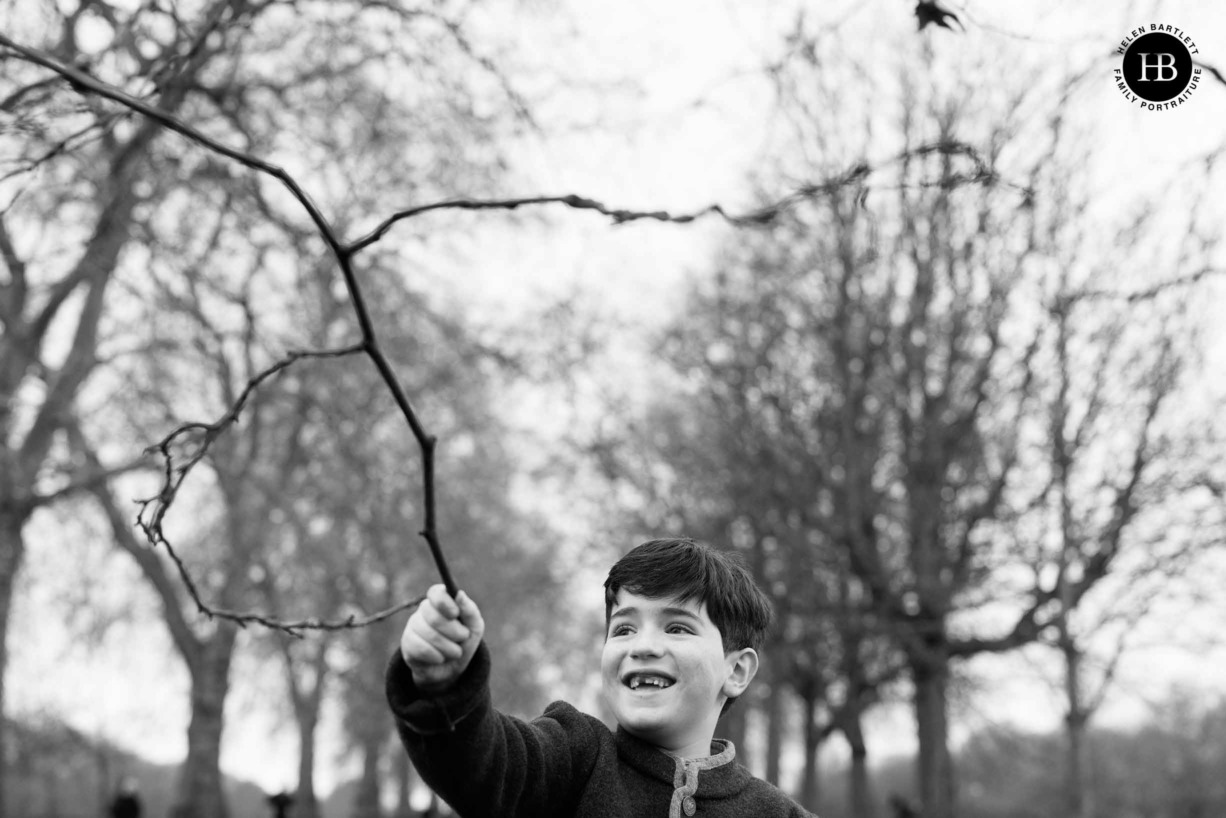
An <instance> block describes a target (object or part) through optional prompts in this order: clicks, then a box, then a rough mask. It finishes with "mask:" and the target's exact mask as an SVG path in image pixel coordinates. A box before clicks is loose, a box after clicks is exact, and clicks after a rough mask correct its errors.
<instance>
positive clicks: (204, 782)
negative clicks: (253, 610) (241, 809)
mask: <svg viewBox="0 0 1226 818" xmlns="http://www.w3.org/2000/svg"><path fill="white" fill-rule="evenodd" d="M235 636H236V634H235V627H234V626H233V625H231V624H229V623H221V624H219V625H218V626H217V631H216V632H215V633H214V634H213V635H212V636H211V637H210V638H209V639H207V640H201V641H200V642H199V643H198V644H199V649H198V650H197V651H195V652H194V654H193V655H192V656H186V657H185V658H186V659H187V666H188V669H189V671H190V672H191V680H192V693H191V703H192V716H191V723H190V724H189V725H188V728H187V760H186V761H184V762H183V767H182V769H181V771H180V774H179V785H178V792H177V794H176V798H175V807H174V810H173V815H174V816H175V818H229V814H230V812H229V808H228V806H227V804H226V796H225V790H224V788H223V782H222V775H221V735H222V728H223V727H224V724H225V723H224V714H225V704H226V694H227V693H228V692H229V688H230V661H231V659H232V658H233V656H234V640H235Z"/></svg>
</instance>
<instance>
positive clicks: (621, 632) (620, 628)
mask: <svg viewBox="0 0 1226 818" xmlns="http://www.w3.org/2000/svg"><path fill="white" fill-rule="evenodd" d="M629 632H630V626H629V625H614V626H613V630H611V631H609V635H610V636H625V635H626V634H627V633H629Z"/></svg>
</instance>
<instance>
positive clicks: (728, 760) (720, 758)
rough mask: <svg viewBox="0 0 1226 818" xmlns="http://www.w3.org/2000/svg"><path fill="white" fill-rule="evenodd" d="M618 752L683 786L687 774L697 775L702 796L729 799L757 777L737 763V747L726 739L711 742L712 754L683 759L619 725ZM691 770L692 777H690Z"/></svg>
mask: <svg viewBox="0 0 1226 818" xmlns="http://www.w3.org/2000/svg"><path fill="white" fill-rule="evenodd" d="M617 755H618V756H619V757H620V758H621V759H622V761H624V762H625V763H626V764H629V765H630V766H631V767H633V768H634V769H636V770H638V771H639V772H641V773H643V774H644V775H646V776H648V777H650V778H653V779H655V780H657V781H660V782H661V783H664V784H667V785H668V786H670V787H673V788H674V789H675V788H679V787H681V786H683V785H684V782H685V781H686V779H687V777H690V778H691V779H692V777H693V776H695V775H696V776H697V784H698V790H697V792H696V793H694V794H695V795H696V796H697V797H699V798H727V797H729V796H732V795H736V794H737V793H738V792H740V791H741V790H743V789H744V788H745V786H746V785H747V784H749V782H750V781H751V780H752V779H753V776H752V775H750V773H749V770H747V769H745V767H743V766H742V765H740V764H737V763H735V759H736V747H734V746H733V745H732V742H731V741H727V740H726V739H715V740H714V741H712V742H711V755H709V756H706V757H705V758H681V757H679V756H674V755H672V754H670V753H666V752H664V751H663V750H661V749H659V748H658V747H656V746H655V745H653V744H648V743H647V742H645V741H643V740H642V739H638V738H635V737H634V736H632V735H630V734H629V733H627V732H626V731H625V729H623V728H621V727H618V728H617ZM687 772H688V773H689V776H687Z"/></svg>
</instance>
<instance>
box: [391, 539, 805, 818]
mask: <svg viewBox="0 0 1226 818" xmlns="http://www.w3.org/2000/svg"><path fill="white" fill-rule="evenodd" d="M770 621H771V609H770V603H769V602H768V601H767V599H766V597H765V596H764V595H763V594H762V592H761V591H760V590H759V589H758V588H757V586H756V585H754V582H753V579H752V578H751V577H750V576H749V573H748V572H747V571H746V570H745V569H744V568H743V567H742V566H741V565H740V564H739V563H738V562H736V561H734V560H733V559H731V558H730V557H729V556H728V555H726V554H723V553H721V552H719V551H716V550H714V549H712V548H709V547H707V546H705V545H702V544H699V543H696V542H694V541H692V540H652V541H651V542H647V543H644V544H642V545H640V546H638V547H637V548H635V549H633V550H632V551H630V552H629V553H628V554H626V555H625V556H624V557H622V559H620V560H619V561H618V562H617V564H616V565H614V566H613V568H612V570H610V571H609V577H608V579H607V580H606V581H605V622H606V631H605V642H604V648H603V650H602V652H601V659H600V676H601V686H602V689H603V693H604V696H605V700H606V701H607V703H608V705H609V708H610V710H611V711H612V713H613V715H614V717H615V718H616V720H617V730H616V732H613V731H610V730H609V728H607V727H606V726H605V725H604V724H603V723H602V722H601V721H600V720H599V719H596V718H595V717H593V716H589V715H586V714H584V713H580V712H579V711H578V710H576V709H575V708H574V707H572V706H570V705H569V704H566V703H565V702H554V703H553V704H551V705H549V707H547V708H546V709H545V713H544V715H542V716H540V717H539V718H537V719H535V720H533V721H531V722H524V721H521V720H519V719H516V718H513V717H510V716H505V715H503V714H501V713H499V712H498V711H496V710H494V709H493V708H492V707H491V705H490V694H489V684H488V681H489V673H490V654H489V651H488V649H487V648H485V647H484V646H483V645H482V644H481V636H482V634H483V633H484V630H485V624H484V622H483V620H482V618H481V612H480V610H478V608H477V606H476V604H475V603H474V602H473V601H472V600H471V599H470V598H469V597H468V596H467V595H466V594H464V593H463V592H461V593H460V594H458V595H457V598H456V599H454V600H453V599H452V598H451V597H450V596H448V595H447V592H446V590H444V588H443V586H442V585H436V586H434V587H433V588H431V589H430V591H429V593H428V594H427V598H426V600H425V601H424V602H422V604H421V605H420V606H419V607H418V608H417V610H416V611H415V612H414V613H413V615H412V617H410V619H409V622H408V624H407V625H406V626H405V629H404V635H403V636H402V637H401V641H400V651H399V653H398V654H397V655H396V656H394V657H393V658H392V662H391V664H390V665H389V667H388V672H387V696H388V701H389V702H390V704H391V708H392V713H393V714H394V715H395V718H396V727H397V729H398V730H399V732H400V737H401V740H402V741H403V742H404V746H405V748H406V749H407V750H408V752H409V755H410V756H411V757H412V759H413V763H414V765H415V766H416V767H417V769H418V770H419V771H420V772H421V775H422V777H423V779H424V780H425V781H426V783H428V784H429V785H430V786H431V787H432V788H433V789H434V790H435V792H437V793H439V794H440V795H441V796H442V797H443V798H444V799H445V800H446V801H447V802H448V803H449V804H451V805H452V806H453V807H454V808H455V809H456V811H457V812H458V813H459V814H460V815H461V816H463V817H464V818H510V817H511V816H523V818H529V816H530V817H531V818H549V816H557V818H571V816H576V817H581V818H598V816H602V817H604V818H680V817H681V816H683V815H684V816H695V815H697V816H700V817H702V818H775V817H776V816H778V818H804V817H805V816H809V818H812V816H811V814H810V813H808V812H806V811H805V810H804V809H802V808H801V807H800V806H798V805H797V804H796V803H794V802H793V801H792V800H791V799H789V798H788V797H787V796H786V795H784V794H783V793H782V792H780V791H779V790H777V789H776V788H775V787H773V786H771V785H770V784H768V783H766V782H764V781H761V780H759V779H757V778H754V777H753V775H751V774H750V773H749V771H748V770H747V769H745V767H743V766H741V765H740V764H737V763H735V762H734V758H735V757H736V749H735V748H734V747H733V746H732V744H731V742H728V741H725V740H723V739H715V738H714V733H715V723H716V721H717V720H718V719H719V716H720V713H721V712H723V710H725V709H727V706H728V705H729V704H731V702H732V701H733V700H734V699H736V698H737V697H738V696H740V695H741V694H742V693H744V692H745V688H746V687H748V685H749V683H750V682H751V681H752V680H753V677H754V674H756V673H757V670H758V648H759V647H761V644H762V638H763V634H764V633H765V632H766V629H767V627H768V626H769V625H770Z"/></svg>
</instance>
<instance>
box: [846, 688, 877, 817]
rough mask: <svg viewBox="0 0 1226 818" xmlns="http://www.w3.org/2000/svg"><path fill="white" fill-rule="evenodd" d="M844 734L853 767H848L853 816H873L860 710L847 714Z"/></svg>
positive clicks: (866, 749)
mask: <svg viewBox="0 0 1226 818" xmlns="http://www.w3.org/2000/svg"><path fill="white" fill-rule="evenodd" d="M848 706H849V707H851V706H852V705H848ZM843 735H844V737H846V739H847V746H848V747H849V748H850V750H851V767H850V768H849V769H848V782H847V784H848V789H847V791H848V802H849V809H850V810H851V818H873V814H874V812H875V810H874V809H873V791H872V786H871V784H870V783H869V776H868V746H867V745H866V744H865V743H864V728H863V725H861V723H860V713H859V711H854V712H851V713H849V714H847V716H846V718H845V720H844V722H843Z"/></svg>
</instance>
